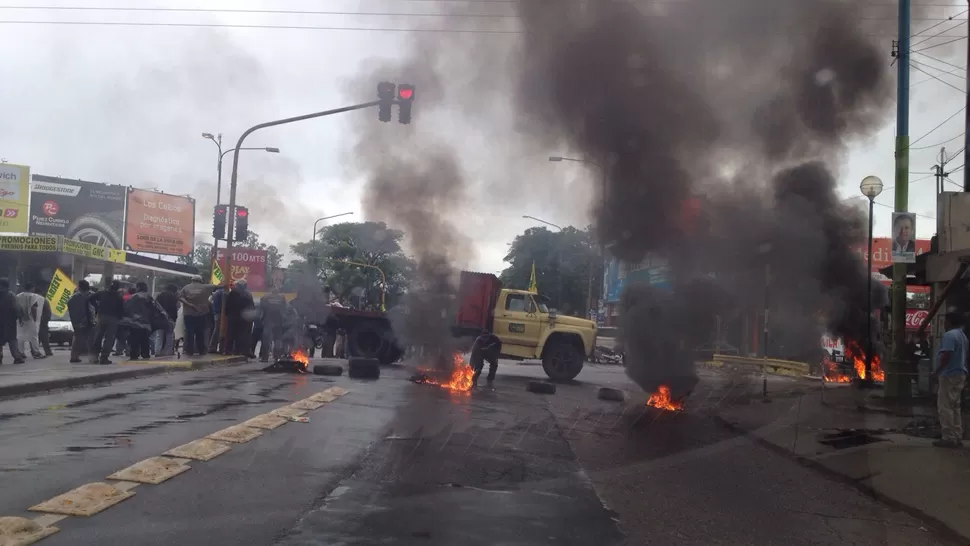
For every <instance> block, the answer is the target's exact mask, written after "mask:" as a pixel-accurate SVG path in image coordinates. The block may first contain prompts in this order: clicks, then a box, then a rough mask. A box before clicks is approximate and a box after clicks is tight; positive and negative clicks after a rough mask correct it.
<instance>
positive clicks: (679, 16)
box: [518, 0, 892, 395]
mask: <svg viewBox="0 0 970 546" xmlns="http://www.w3.org/2000/svg"><path fill="white" fill-rule="evenodd" d="M519 6H520V15H521V18H522V20H523V26H524V28H525V37H526V38H525V40H526V46H525V51H526V53H527V54H526V55H525V66H524V70H523V71H522V74H523V76H524V77H523V78H522V81H521V87H520V91H519V95H518V104H519V108H520V110H521V111H523V112H530V113H532V114H533V115H532V116H531V118H530V120H529V121H530V124H525V125H524V127H523V128H524V129H526V130H528V131H530V134H532V135H534V136H535V137H537V138H544V139H546V140H549V141H550V142H551V141H552V140H553V139H554V138H561V137H562V136H565V137H566V138H567V139H568V141H569V142H570V143H571V144H572V147H573V149H574V150H575V151H576V153H581V154H583V156H584V157H586V158H588V159H590V160H593V161H596V162H597V163H598V164H599V165H600V166H601V168H602V170H603V171H604V173H603V174H604V177H603V179H604V180H605V182H604V184H603V187H602V188H601V194H600V200H599V202H598V203H597V206H596V207H595V215H596V221H597V232H598V233H599V234H600V236H601V237H602V239H603V240H602V242H603V243H604V244H605V245H608V246H609V248H610V251H611V253H612V254H613V255H614V256H616V257H617V258H619V259H621V260H623V261H625V262H627V263H637V262H640V261H642V260H643V259H644V258H645V257H647V256H652V257H653V258H657V257H660V258H663V259H666V260H667V262H668V263H669V266H670V273H669V278H670V288H669V289H667V290H664V289H658V288H653V287H643V286H640V287H637V286H629V287H628V288H627V290H626V294H624V296H623V297H622V302H621V315H620V317H621V318H620V320H621V326H622V336H623V341H624V346H625V347H626V348H627V351H628V354H627V366H628V373H629V375H630V377H631V378H633V379H634V380H635V381H636V382H637V383H638V384H639V385H640V386H641V387H642V388H644V389H645V390H647V391H653V390H655V389H656V387H657V386H659V385H661V384H668V385H671V387H672V389H674V390H675V395H683V394H686V393H688V392H689V391H690V389H691V388H692V387H693V383H694V382H696V377H695V376H694V373H693V360H694V355H693V352H692V350H693V348H694V347H697V346H699V345H701V344H702V343H701V342H702V341H703V340H704V339H711V335H712V334H713V331H714V329H715V326H714V322H715V320H716V318H717V317H728V316H731V315H736V314H738V313H739V312H741V311H744V310H760V309H761V308H763V307H765V306H768V307H769V308H770V309H772V310H773V311H774V312H773V313H771V314H770V315H769V316H780V317H781V319H779V320H778V321H777V324H774V326H773V327H774V328H776V329H777V331H775V332H774V335H775V336H780V337H779V338H778V339H782V340H784V343H781V344H777V343H776V345H781V347H782V350H784V352H785V354H784V355H778V356H787V357H789V358H795V357H808V356H810V355H814V356H817V353H818V346H819V338H820V336H821V333H822V331H823V330H825V329H827V330H829V331H830V332H831V333H833V334H837V335H842V336H845V337H848V338H851V339H856V340H860V339H864V336H865V325H866V304H867V298H866V272H865V271H864V269H863V267H861V265H860V263H859V261H858V259H857V258H856V256H855V255H854V254H853V253H852V252H851V251H850V250H849V245H851V244H857V243H861V242H863V241H864V239H865V236H866V234H865V230H864V226H863V218H862V217H861V215H860V214H859V212H858V210H857V209H855V208H854V207H850V206H848V205H845V204H843V203H842V202H841V201H840V200H839V198H838V196H837V194H836V186H837V184H836V175H835V174H834V172H833V171H832V168H833V166H834V165H835V164H836V162H837V161H838V159H839V158H840V156H841V154H842V153H843V152H844V150H845V146H846V144H847V143H848V142H850V141H851V140H852V139H854V138H858V137H861V136H865V135H868V134H870V133H871V132H873V130H875V129H877V128H879V126H880V125H881V124H882V123H883V122H884V121H885V118H886V115H885V114H886V109H887V106H889V104H890V99H891V91H892V87H891V83H890V78H889V72H888V67H889V62H888V61H889V58H888V56H887V55H886V53H885V52H883V51H881V50H880V49H879V48H878V47H876V46H875V45H874V44H873V43H872V41H871V39H870V38H869V37H868V36H867V33H868V32H870V31H868V30H865V29H862V28H861V27H860V26H859V22H860V21H862V20H863V19H862V18H860V17H859V12H858V9H857V7H856V6H854V5H853V3H852V2H844V3H835V2H832V3H829V2H824V3H823V2H799V1H796V0H775V1H771V2H767V1H756V0H732V1H730V2H695V1H691V0H683V1H679V2H663V3H661V2H656V3H641V4H634V3H632V2H610V1H604V2H586V3H584V4H582V3H579V2H576V3H569V2H566V3H564V2H551V1H538V0H536V1H529V2H521V3H520V4H519ZM550 137H552V138H550ZM692 197H696V198H698V199H699V201H700V208H701V212H700V215H699V218H698V219H696V220H691V219H689V218H687V217H686V216H685V207H684V203H685V202H686V201H688V200H689V199H691V198H692ZM766 286H767V289H766ZM776 345H773V347H774V346H776Z"/></svg>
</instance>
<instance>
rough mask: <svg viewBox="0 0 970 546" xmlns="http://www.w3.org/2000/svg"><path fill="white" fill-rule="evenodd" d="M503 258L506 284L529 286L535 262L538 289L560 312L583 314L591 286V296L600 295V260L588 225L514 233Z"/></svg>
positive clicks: (502, 276) (503, 274)
mask: <svg viewBox="0 0 970 546" xmlns="http://www.w3.org/2000/svg"><path fill="white" fill-rule="evenodd" d="M505 261H506V262H507V263H508V264H509V267H507V268H506V269H505V270H504V271H502V274H501V276H500V277H501V279H502V283H503V284H504V285H505V286H507V287H510V288H520V289H526V288H528V286H529V277H530V276H531V274H532V264H533V263H534V264H535V267H536V284H537V285H538V288H539V293H540V294H542V295H544V296H548V297H549V299H550V302H551V306H553V307H558V308H559V309H560V311H562V312H563V313H566V314H576V315H579V316H585V315H586V312H585V310H586V308H587V301H588V298H589V292H590V288H592V291H593V298H594V300H595V298H597V297H598V296H599V289H600V285H601V284H602V283H601V282H599V281H598V279H600V278H601V275H602V273H601V270H602V266H603V264H602V258H601V257H600V254H599V252H598V251H597V247H596V241H595V240H594V237H593V234H592V232H591V230H590V229H589V228H586V229H584V230H579V229H576V228H575V227H572V226H567V227H565V228H563V230H562V231H555V232H554V231H550V230H549V229H547V228H545V227H533V228H529V229H527V230H526V231H525V233H523V234H521V235H518V236H516V237H515V240H514V241H513V242H512V245H511V247H510V248H509V252H508V254H507V255H506V256H505ZM591 273H592V275H593V281H592V287H591V286H590V284H591V283H590V274H591Z"/></svg>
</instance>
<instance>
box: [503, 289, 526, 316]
mask: <svg viewBox="0 0 970 546" xmlns="http://www.w3.org/2000/svg"><path fill="white" fill-rule="evenodd" d="M505 310H506V311H515V312H517V313H525V310H526V303H525V296H523V295H522V294H509V296H508V297H507V298H506V299H505Z"/></svg>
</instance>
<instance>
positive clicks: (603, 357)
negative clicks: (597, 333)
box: [590, 345, 626, 366]
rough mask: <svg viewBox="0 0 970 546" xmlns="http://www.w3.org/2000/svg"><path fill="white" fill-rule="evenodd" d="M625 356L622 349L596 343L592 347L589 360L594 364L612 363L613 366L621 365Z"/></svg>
mask: <svg viewBox="0 0 970 546" xmlns="http://www.w3.org/2000/svg"><path fill="white" fill-rule="evenodd" d="M625 356H626V355H624V354H623V352H622V351H614V350H613V349H610V348H609V347H604V346H603V345H597V346H596V347H595V348H594V349H593V355H592V358H590V360H591V361H592V362H593V363H595V364H612V365H615V366H622V365H624V363H625V360H626V359H625Z"/></svg>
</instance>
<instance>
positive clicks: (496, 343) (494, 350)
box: [471, 330, 502, 387]
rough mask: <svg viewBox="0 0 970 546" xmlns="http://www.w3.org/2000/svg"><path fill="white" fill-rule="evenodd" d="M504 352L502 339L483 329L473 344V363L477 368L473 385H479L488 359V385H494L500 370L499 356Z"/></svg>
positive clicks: (474, 367)
mask: <svg viewBox="0 0 970 546" xmlns="http://www.w3.org/2000/svg"><path fill="white" fill-rule="evenodd" d="M501 353H502V340H500V339H499V338H498V336H496V335H495V334H493V333H491V332H489V331H488V330H482V333H481V335H479V336H478V337H477V338H475V343H474V345H472V355H471V365H472V369H473V370H475V374H474V375H473V376H472V386H473V387H476V386H478V378H479V377H481V375H482V369H483V368H484V367H485V361H486V360H487V361H488V377H487V378H486V381H487V382H488V386H489V387H491V386H492V382H493V381H495V372H496V371H498V357H499V355H500V354H501Z"/></svg>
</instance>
